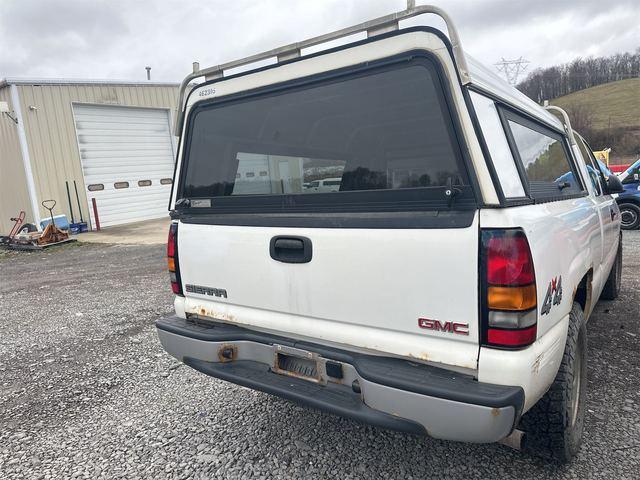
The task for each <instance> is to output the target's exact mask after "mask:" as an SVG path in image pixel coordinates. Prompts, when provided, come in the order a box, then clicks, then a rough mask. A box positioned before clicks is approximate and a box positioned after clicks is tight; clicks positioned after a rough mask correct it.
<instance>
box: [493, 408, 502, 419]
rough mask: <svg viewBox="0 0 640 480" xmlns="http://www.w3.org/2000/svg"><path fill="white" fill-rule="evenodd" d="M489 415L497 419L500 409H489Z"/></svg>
mask: <svg viewBox="0 0 640 480" xmlns="http://www.w3.org/2000/svg"><path fill="white" fill-rule="evenodd" d="M491 415H492V416H494V417H499V416H500V409H499V408H492V409H491Z"/></svg>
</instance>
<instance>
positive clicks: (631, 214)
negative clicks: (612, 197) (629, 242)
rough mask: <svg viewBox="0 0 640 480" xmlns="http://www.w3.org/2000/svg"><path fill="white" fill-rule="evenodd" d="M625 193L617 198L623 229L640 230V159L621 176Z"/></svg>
mask: <svg viewBox="0 0 640 480" xmlns="http://www.w3.org/2000/svg"><path fill="white" fill-rule="evenodd" d="M620 181H621V182H622V186H623V187H624V192H622V193H621V194H620V195H618V196H617V198H616V202H618V206H619V207H620V216H621V220H622V228H624V229H625V230H635V229H638V228H640V159H638V160H637V161H636V162H635V163H634V164H632V165H631V166H630V167H629V168H627V169H626V170H625V171H624V172H622V173H621V174H620Z"/></svg>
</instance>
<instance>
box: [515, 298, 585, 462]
mask: <svg viewBox="0 0 640 480" xmlns="http://www.w3.org/2000/svg"><path fill="white" fill-rule="evenodd" d="M586 394H587V329H586V326H585V323H584V315H583V313H582V307H580V305H579V304H578V303H574V304H573V308H572V309H571V315H570V320H569V331H568V333H567V343H566V345H565V348H564V355H563V357H562V362H561V363H560V369H559V370H558V374H557V375H556V378H555V380H554V381H553V383H552V384H551V388H549V391H548V392H547V393H546V394H545V395H544V397H542V398H541V399H540V400H539V401H538V403H536V404H535V405H534V406H533V407H532V408H531V410H529V411H528V412H527V413H526V414H524V416H523V417H522V419H521V420H520V425H519V427H520V429H521V430H523V431H524V439H523V443H522V448H523V450H525V451H528V452H530V453H532V454H534V455H538V456H541V457H544V458H547V459H549V460H554V461H556V462H560V463H565V462H568V461H569V460H571V459H572V458H573V456H574V455H575V454H576V453H577V452H578V449H579V448H580V444H581V443H582V431H583V430H584V413H585V412H584V410H585V403H586Z"/></svg>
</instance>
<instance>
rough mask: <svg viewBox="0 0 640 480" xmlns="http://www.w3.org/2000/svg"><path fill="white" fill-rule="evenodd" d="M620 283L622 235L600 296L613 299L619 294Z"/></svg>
mask: <svg viewBox="0 0 640 480" xmlns="http://www.w3.org/2000/svg"><path fill="white" fill-rule="evenodd" d="M621 283H622V235H620V240H619V242H618V252H617V254H616V259H615V260H614V261H613V265H612V267H611V271H610V272H609V277H607V283H605V284H604V288H603V289H602V294H601V295H600V298H602V299H604V300H615V299H616V298H618V295H619V294H620V284H621Z"/></svg>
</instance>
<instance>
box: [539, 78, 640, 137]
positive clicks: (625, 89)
mask: <svg viewBox="0 0 640 480" xmlns="http://www.w3.org/2000/svg"><path fill="white" fill-rule="evenodd" d="M550 103H551V104H552V105H558V106H560V107H563V108H568V109H570V108H571V107H572V106H573V105H576V104H578V105H580V104H582V105H584V106H585V107H586V108H588V109H589V110H590V112H591V113H592V115H593V117H592V121H593V124H592V128H593V129H595V130H605V129H608V128H609V127H611V128H625V129H634V130H635V129H640V78H629V79H627V80H620V81H617V82H611V83H605V84H603V85H598V86H597V87H591V88H587V89H585V90H580V91H578V92H575V93H571V94H569V95H565V96H564V97H560V98H557V99H555V100H553V101H551V102H550ZM609 119H611V125H609Z"/></svg>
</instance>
